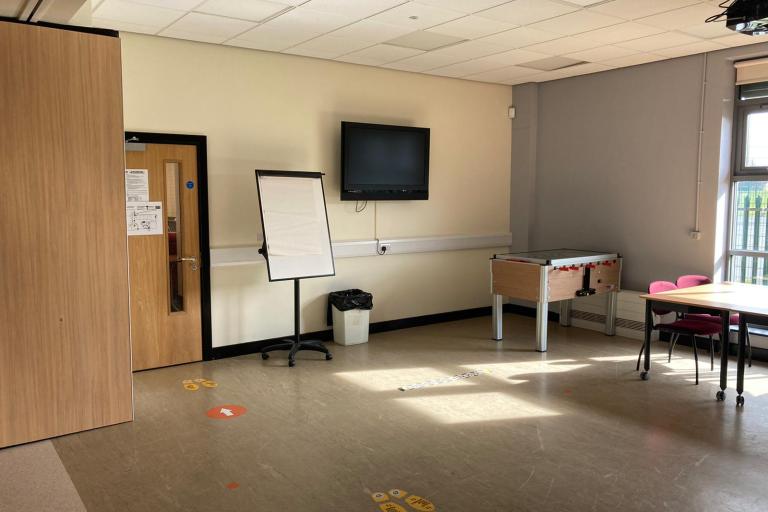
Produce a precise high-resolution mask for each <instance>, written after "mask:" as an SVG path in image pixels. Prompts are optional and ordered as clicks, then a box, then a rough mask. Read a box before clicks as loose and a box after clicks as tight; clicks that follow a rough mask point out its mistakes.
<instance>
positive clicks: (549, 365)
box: [464, 359, 590, 384]
mask: <svg viewBox="0 0 768 512" xmlns="http://www.w3.org/2000/svg"><path fill="white" fill-rule="evenodd" d="M587 366H590V365H589V363H578V362H577V361H576V360H575V359H557V360H552V361H520V362H517V363H491V364H476V365H472V366H469V365H465V366H464V368H477V369H481V370H490V371H491V373H490V374H489V376H490V377H494V378H496V379H503V380H504V381H505V382H512V383H515V384H518V383H521V382H526V381H524V380H522V381H520V380H510V377H517V376H520V375H536V374H545V373H563V372H570V371H573V370H578V369H580V368H586V367H587Z"/></svg>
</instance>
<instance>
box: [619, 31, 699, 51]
mask: <svg viewBox="0 0 768 512" xmlns="http://www.w3.org/2000/svg"><path fill="white" fill-rule="evenodd" d="M698 41H700V39H697V38H695V37H693V36H689V35H686V34H679V33H677V32H664V33H661V34H657V35H655V36H648V37H641V38H640V39H633V40H632V41H624V42H621V43H616V46H621V47H623V48H631V49H633V50H638V51H641V52H651V53H653V52H655V51H656V50H660V49H662V48H672V47H673V46H681V45H684V44H690V43H696V42H698Z"/></svg>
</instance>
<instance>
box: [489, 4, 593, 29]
mask: <svg viewBox="0 0 768 512" xmlns="http://www.w3.org/2000/svg"><path fill="white" fill-rule="evenodd" d="M577 9H578V7H577V6H575V5H570V6H569V5H568V4H564V3H561V2H554V1H552V0H514V1H512V2H509V3H506V4H503V5H500V6H498V7H494V8H492V9H488V10H486V11H482V12H479V13H477V15H478V16H483V17H487V18H490V19H492V20H497V21H505V22H507V23H513V24H515V25H528V24H530V23H534V22H537V21H541V20H546V19H549V18H553V17H555V16H561V15H563V14H567V13H569V12H573V11H576V10H577Z"/></svg>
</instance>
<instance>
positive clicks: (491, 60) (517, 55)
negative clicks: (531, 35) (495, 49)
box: [474, 48, 549, 69]
mask: <svg viewBox="0 0 768 512" xmlns="http://www.w3.org/2000/svg"><path fill="white" fill-rule="evenodd" d="M548 56H549V55H547V54H545V53H537V52H531V51H528V49H527V48H526V49H524V50H507V51H505V52H501V53H495V54H493V55H487V56H485V57H480V58H478V59H475V60H474V62H480V63H488V64H493V65H495V66H496V67H502V66H513V65H515V64H522V63H523V62H531V61H534V60H539V59H545V58H547V57H548ZM488 69H493V68H488Z"/></svg>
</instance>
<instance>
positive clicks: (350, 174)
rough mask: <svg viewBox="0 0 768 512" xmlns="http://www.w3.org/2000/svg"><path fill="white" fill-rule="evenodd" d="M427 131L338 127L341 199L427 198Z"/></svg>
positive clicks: (379, 126)
mask: <svg viewBox="0 0 768 512" xmlns="http://www.w3.org/2000/svg"><path fill="white" fill-rule="evenodd" d="M428 185H429V128H414V127H412V126H392V125H384V124H366V123H351V122H348V121H342V123H341V199H342V200H348V201H368V200H376V201H381V200H410V199H428V198H429V186H428Z"/></svg>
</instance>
